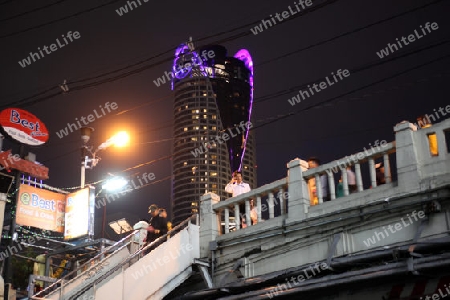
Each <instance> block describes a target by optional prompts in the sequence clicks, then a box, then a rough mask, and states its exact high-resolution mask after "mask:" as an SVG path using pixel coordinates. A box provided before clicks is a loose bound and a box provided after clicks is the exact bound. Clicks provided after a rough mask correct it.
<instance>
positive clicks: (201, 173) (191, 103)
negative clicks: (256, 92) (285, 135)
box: [172, 42, 256, 224]
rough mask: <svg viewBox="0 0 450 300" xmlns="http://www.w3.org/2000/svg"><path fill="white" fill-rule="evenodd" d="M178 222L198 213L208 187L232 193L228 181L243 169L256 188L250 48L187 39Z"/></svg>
mask: <svg viewBox="0 0 450 300" xmlns="http://www.w3.org/2000/svg"><path fill="white" fill-rule="evenodd" d="M172 72H173V79H172V89H173V90H174V92H175V102H174V115H175V126H174V149H173V187H172V205H173V223H174V224H178V223H179V222H181V221H183V220H185V219H186V218H188V217H189V216H190V215H192V213H195V212H197V210H198V206H199V200H200V197H201V196H202V195H203V194H205V193H208V192H213V193H215V194H217V195H219V196H220V199H221V200H225V199H226V198H229V197H230V195H229V194H228V193H226V192H225V190H224V189H225V185H226V184H227V183H228V182H229V181H230V179H231V174H232V172H233V171H235V170H240V171H241V172H242V176H243V178H244V181H245V182H247V183H249V184H250V187H252V188H254V187H256V154H255V139H254V136H253V132H252V131H249V129H250V128H251V127H252V123H251V113H252V104H253V61H252V59H251V56H250V54H249V53H248V51H247V50H245V49H242V50H239V51H238V52H237V53H236V54H235V55H234V56H233V57H229V56H228V55H227V49H226V48H225V47H223V46H218V45H214V46H205V47H202V48H199V49H194V46H193V44H192V43H191V42H189V43H186V44H181V45H180V46H179V47H178V48H177V50H176V52H175V59H174V64H173V70H172Z"/></svg>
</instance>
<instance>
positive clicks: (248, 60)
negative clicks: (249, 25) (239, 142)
mask: <svg viewBox="0 0 450 300" xmlns="http://www.w3.org/2000/svg"><path fill="white" fill-rule="evenodd" d="M234 57H235V58H237V59H239V60H241V61H243V62H244V64H245V66H246V67H247V69H249V70H250V109H249V111H248V122H250V119H251V117H252V107H253V60H252V57H251V55H250V53H249V52H248V50H247V49H241V50H239V51H238V52H236V54H235V55H234ZM249 131H250V129H249V128H247V132H246V133H245V141H244V150H242V156H241V163H240V165H239V171H240V170H241V169H242V164H243V161H244V155H245V149H246V148H247V140H248V133H249Z"/></svg>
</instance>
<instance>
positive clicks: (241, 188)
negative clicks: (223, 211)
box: [225, 171, 251, 197]
mask: <svg viewBox="0 0 450 300" xmlns="http://www.w3.org/2000/svg"><path fill="white" fill-rule="evenodd" d="M250 190H251V189H250V185H249V184H248V183H245V182H243V181H242V173H241V172H239V171H235V172H233V178H232V179H231V180H230V182H229V183H228V184H227V185H226V186H225V191H226V192H227V193H230V194H233V195H232V197H236V196H239V195H240V194H244V193H248V192H250Z"/></svg>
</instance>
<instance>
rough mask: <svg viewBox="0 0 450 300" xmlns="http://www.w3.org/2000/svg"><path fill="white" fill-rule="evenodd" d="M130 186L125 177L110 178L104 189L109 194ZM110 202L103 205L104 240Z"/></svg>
mask: <svg viewBox="0 0 450 300" xmlns="http://www.w3.org/2000/svg"><path fill="white" fill-rule="evenodd" d="M127 184H128V180H126V179H125V178H123V177H120V176H116V177H113V178H110V179H108V180H106V182H105V183H104V184H103V185H102V189H104V190H106V191H108V192H113V193H114V192H116V193H118V191H120V190H122V189H123V188H124V187H125V186H126V185H127ZM107 202H108V201H105V202H104V205H103V217H102V238H104V237H105V226H106V225H105V224H106V203H107Z"/></svg>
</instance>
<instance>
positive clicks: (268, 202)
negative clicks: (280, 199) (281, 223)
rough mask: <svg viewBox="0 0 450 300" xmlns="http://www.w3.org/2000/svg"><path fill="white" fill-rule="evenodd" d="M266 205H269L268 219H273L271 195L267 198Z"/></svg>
mask: <svg viewBox="0 0 450 300" xmlns="http://www.w3.org/2000/svg"><path fill="white" fill-rule="evenodd" d="M267 204H268V205H269V219H273V218H274V217H275V212H274V206H275V205H274V204H273V193H269V198H268V199H267Z"/></svg>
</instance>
